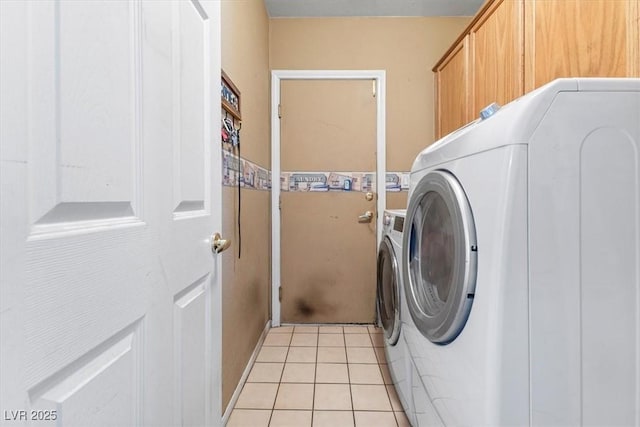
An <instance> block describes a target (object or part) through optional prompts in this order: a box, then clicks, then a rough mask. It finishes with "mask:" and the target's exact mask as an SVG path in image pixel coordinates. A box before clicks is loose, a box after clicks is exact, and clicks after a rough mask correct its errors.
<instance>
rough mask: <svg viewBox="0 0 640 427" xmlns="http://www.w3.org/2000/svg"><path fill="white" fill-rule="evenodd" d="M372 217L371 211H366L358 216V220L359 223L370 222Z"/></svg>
mask: <svg viewBox="0 0 640 427" xmlns="http://www.w3.org/2000/svg"><path fill="white" fill-rule="evenodd" d="M372 219H373V212H371V211H366V212H365V213H363V214H362V215H360V216H358V222H359V223H361V224H364V223H368V222H371V220H372Z"/></svg>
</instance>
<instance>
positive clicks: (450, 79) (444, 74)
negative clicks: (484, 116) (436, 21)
mask: <svg viewBox="0 0 640 427" xmlns="http://www.w3.org/2000/svg"><path fill="white" fill-rule="evenodd" d="M468 62H469V36H465V37H464V38H462V40H459V41H458V43H457V45H456V46H454V48H453V49H452V50H450V51H449V53H448V54H447V56H446V57H445V58H444V59H443V60H442V61H440V65H439V68H437V69H436V70H435V73H436V99H437V103H436V111H437V112H439V113H440V114H437V115H436V118H437V120H436V126H435V127H436V134H439V135H446V134H447V133H449V132H451V131H453V130H455V129H457V128H459V127H460V126H462V125H464V124H465V123H467V122H468V121H469V118H470V115H471V111H470V109H469V106H470V105H469V99H468V98H469V93H470V84H469V76H468V75H467V73H468V71H469V64H468Z"/></svg>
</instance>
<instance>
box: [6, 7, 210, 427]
mask: <svg viewBox="0 0 640 427" xmlns="http://www.w3.org/2000/svg"><path fill="white" fill-rule="evenodd" d="M0 19H1V21H0V31H1V33H0V43H1V45H0V64H1V65H0V67H1V68H0V93H1V94H2V96H1V97H0V120H1V126H0V142H1V144H0V191H1V193H0V197H1V208H0V209H1V210H0V233H1V235H0V277H1V282H0V283H1V285H0V334H1V335H0V338H1V343H0V344H1V346H0V376H1V377H2V381H1V385H0V387H1V388H0V411H1V412H0V422H1V423H2V424H5V423H6V424H10V425H19V424H25V421H27V422H28V423H34V422H35V421H38V420H37V419H34V418H33V417H36V418H38V417H48V418H54V417H55V418H57V419H56V420H55V421H53V420H51V424H54V423H55V424H56V425H62V426H67V425H92V426H97V425H152V424H156V425H158V424H162V425H166V424H174V425H217V424H219V423H220V419H221V408H220V383H221V380H220V379H221V373H220V369H221V366H220V343H221V307H220V299H221V291H220V290H221V286H220V280H221V278H220V272H221V269H220V268H219V264H220V260H219V257H216V256H215V255H213V254H212V252H211V249H210V240H209V239H210V236H211V234H212V233H213V232H214V231H217V230H220V229H221V209H220V200H221V188H220V184H221V176H220V173H219V172H218V171H219V165H220V164H221V153H220V149H219V146H218V145H217V144H215V145H212V144H213V141H218V139H216V138H215V137H214V135H213V134H212V128H211V125H210V123H211V121H213V122H214V123H217V121H218V120H219V109H217V108H211V100H212V99H213V100H217V99H218V97H219V92H218V82H219V75H220V74H219V73H220V72H219V70H220V42H219V40H220V33H219V31H220V30H219V28H220V25H219V21H220V2H219V1H201V2H199V1H197V0H190V1H178V0H176V1H167V2H151V1H140V0H138V1H136V0H132V1H92V2H78V1H38V2H35V1H29V2H22V1H15V2H14V1H2V2H0ZM22 411H24V412H22ZM32 411H35V412H32ZM37 411H41V412H37ZM53 414H55V415H53ZM43 425H46V423H45V424H43Z"/></svg>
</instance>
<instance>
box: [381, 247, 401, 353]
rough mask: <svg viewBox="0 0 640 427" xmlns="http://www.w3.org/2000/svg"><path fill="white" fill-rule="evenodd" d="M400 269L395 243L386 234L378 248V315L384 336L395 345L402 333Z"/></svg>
mask: <svg viewBox="0 0 640 427" xmlns="http://www.w3.org/2000/svg"><path fill="white" fill-rule="evenodd" d="M399 275H400V270H399V268H398V261H397V258H396V254H395V251H394V250H393V243H391V240H390V239H389V237H388V236H385V237H384V239H382V242H381V243H380V249H379V250H378V298H377V305H378V315H379V316H380V322H381V323H382V329H383V331H384V336H385V338H386V340H387V342H388V343H389V344H390V345H395V344H396V342H397V341H398V336H399V335H400V287H399V279H400V276H399Z"/></svg>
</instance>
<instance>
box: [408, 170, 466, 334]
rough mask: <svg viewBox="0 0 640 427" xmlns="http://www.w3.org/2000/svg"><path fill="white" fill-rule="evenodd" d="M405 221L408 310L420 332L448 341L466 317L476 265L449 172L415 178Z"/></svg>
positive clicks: (462, 200) (460, 197)
mask: <svg viewBox="0 0 640 427" xmlns="http://www.w3.org/2000/svg"><path fill="white" fill-rule="evenodd" d="M407 223H408V224H409V226H408V227H405V233H404V239H403V246H402V247H403V252H404V254H403V263H402V264H403V276H404V286H405V294H406V297H407V305H408V306H409V312H410V313H411V317H412V318H413V320H414V322H415V324H416V326H417V328H418V329H419V330H420V332H421V333H422V334H423V335H424V336H425V337H427V338H428V339H429V340H431V341H432V342H434V343H437V344H448V343H450V342H451V341H453V340H454V339H455V338H456V337H457V336H458V334H459V333H460V332H461V331H462V329H463V328H464V325H465V323H466V321H467V318H468V317H469V313H470V311H471V305H472V303H473V297H474V292H475V283H476V269H477V244H476V232H475V224H474V221H473V215H472V212H471V207H470V206H469V201H468V200H467V197H466V195H465V193H464V190H463V189H462V186H461V185H460V183H459V182H458V181H457V180H456V179H455V178H454V177H453V175H451V174H450V173H448V172H445V171H434V172H430V173H429V174H427V175H425V176H424V177H423V178H422V179H421V180H420V181H419V182H418V184H417V185H416V186H415V189H414V191H413V192H412V194H411V199H410V201H409V206H408V209H407Z"/></svg>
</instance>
